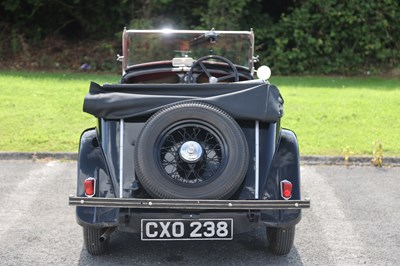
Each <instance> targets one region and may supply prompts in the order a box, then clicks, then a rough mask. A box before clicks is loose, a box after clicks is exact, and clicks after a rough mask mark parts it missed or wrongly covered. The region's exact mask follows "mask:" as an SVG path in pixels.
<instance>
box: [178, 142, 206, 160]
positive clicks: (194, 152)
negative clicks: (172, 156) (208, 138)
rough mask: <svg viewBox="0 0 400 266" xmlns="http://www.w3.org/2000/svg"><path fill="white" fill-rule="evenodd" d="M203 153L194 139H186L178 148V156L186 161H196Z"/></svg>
mask: <svg viewBox="0 0 400 266" xmlns="http://www.w3.org/2000/svg"><path fill="white" fill-rule="evenodd" d="M202 155H203V149H202V148H201V146H200V144H199V143H197V142H195V141H187V142H185V143H183V145H182V146H181V148H180V150H179V156H180V157H181V158H182V160H184V161H186V162H188V163H195V162H198V161H199V160H200V158H201V156H202Z"/></svg>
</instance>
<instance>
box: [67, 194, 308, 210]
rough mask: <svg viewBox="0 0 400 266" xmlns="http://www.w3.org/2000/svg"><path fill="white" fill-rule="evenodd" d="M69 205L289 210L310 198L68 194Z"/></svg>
mask: <svg viewBox="0 0 400 266" xmlns="http://www.w3.org/2000/svg"><path fill="white" fill-rule="evenodd" d="M68 202H69V205H70V206H85V207H110V208H133V209H180V210H290V209H292V210H293V209H304V208H310V200H309V199H305V200H196V199H137V198H87V197H75V196H69V201H68Z"/></svg>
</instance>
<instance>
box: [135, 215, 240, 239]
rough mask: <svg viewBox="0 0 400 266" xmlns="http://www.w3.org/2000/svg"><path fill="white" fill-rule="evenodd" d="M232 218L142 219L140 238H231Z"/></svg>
mask: <svg viewBox="0 0 400 266" xmlns="http://www.w3.org/2000/svg"><path fill="white" fill-rule="evenodd" d="M232 224H233V220H232V219H196V220H193V219H142V220H141V226H142V229H141V235H142V240H232V238H233V225H232Z"/></svg>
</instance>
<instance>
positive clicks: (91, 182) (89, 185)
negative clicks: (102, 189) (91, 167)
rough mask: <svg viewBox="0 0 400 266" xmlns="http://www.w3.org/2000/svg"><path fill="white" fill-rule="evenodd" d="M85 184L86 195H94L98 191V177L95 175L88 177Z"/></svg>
mask: <svg viewBox="0 0 400 266" xmlns="http://www.w3.org/2000/svg"><path fill="white" fill-rule="evenodd" d="M83 184H84V186H85V195H86V196H88V197H93V196H94V194H95V193H96V179H94V178H93V177H89V178H86V179H85V181H83Z"/></svg>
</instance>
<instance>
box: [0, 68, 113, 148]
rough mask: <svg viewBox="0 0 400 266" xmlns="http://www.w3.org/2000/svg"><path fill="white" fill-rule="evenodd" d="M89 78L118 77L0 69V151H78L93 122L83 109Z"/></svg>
mask: <svg viewBox="0 0 400 266" xmlns="http://www.w3.org/2000/svg"><path fill="white" fill-rule="evenodd" d="M91 80H93V81H96V82H99V83H101V84H102V83H106V82H110V83H111V82H117V81H118V76H116V75H114V76H111V75H101V76H100V75H83V74H53V73H38V72H35V73H25V72H0V151H77V150H78V141H79V137H80V134H81V133H82V131H83V130H84V129H85V128H88V127H92V126H93V125H95V122H96V120H95V119H94V118H93V117H92V116H90V115H88V114H86V113H84V112H83V111H82V105H83V98H84V96H85V95H86V93H87V92H88V90H89V84H90V81H91Z"/></svg>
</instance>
